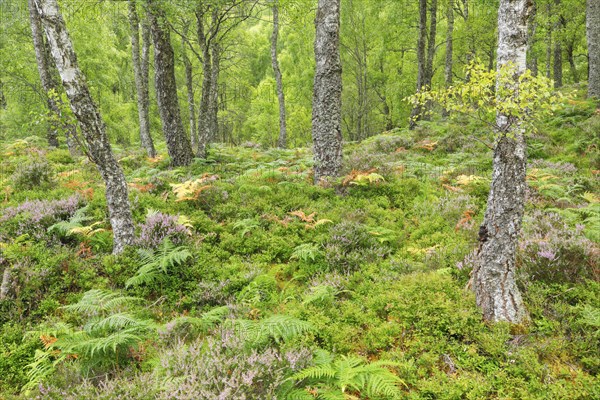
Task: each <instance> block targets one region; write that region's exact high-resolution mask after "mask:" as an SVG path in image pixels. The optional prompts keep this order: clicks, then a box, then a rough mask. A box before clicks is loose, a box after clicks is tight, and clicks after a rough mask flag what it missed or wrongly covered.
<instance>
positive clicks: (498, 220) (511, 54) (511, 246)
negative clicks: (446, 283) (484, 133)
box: [473, 0, 532, 323]
mask: <svg viewBox="0 0 600 400" xmlns="http://www.w3.org/2000/svg"><path fill="white" fill-rule="evenodd" d="M531 7H532V2H531V0H501V1H500V7H499V9H498V51H497V62H498V68H499V70H501V69H502V68H503V67H506V66H509V67H512V69H513V71H512V79H511V80H508V81H507V82H505V81H503V80H502V79H500V78H499V79H498V82H497V86H498V90H499V92H500V96H501V93H502V92H503V89H507V88H503V87H502V86H508V89H509V90H510V89H512V90H510V93H515V89H516V88H518V85H519V77H520V76H521V75H522V74H523V73H524V72H525V70H526V68H527V65H526V59H527V57H526V55H527V34H528V31H527V21H528V20H529V12H530V11H531ZM500 76H501V75H499V77H500ZM513 95H514V94H513ZM502 100H503V99H500V101H502ZM496 125H497V130H498V134H497V140H496V144H495V149H494V160H493V172H492V184H491V188H490V193H489V196H488V200H487V209H486V212H485V216H484V220H483V224H482V225H481V227H480V229H479V249H478V251H477V262H476V264H475V267H474V269H473V289H474V291H475V296H476V299H477V305H478V306H479V307H481V309H482V311H483V317H484V319H485V320H488V321H508V322H512V323H520V322H523V321H524V320H526V319H527V311H526V309H525V305H524V304H523V300H522V298H521V293H520V292H519V289H518V287H517V283H516V281H515V257H516V248H517V240H518V237H519V233H520V230H521V223H522V220H523V210H524V205H525V189H526V183H525V174H526V172H527V147H526V144H525V136H524V133H525V132H524V129H523V127H522V125H521V121H520V117H519V115H509V114H507V113H503V112H499V113H498V115H497V117H496Z"/></svg>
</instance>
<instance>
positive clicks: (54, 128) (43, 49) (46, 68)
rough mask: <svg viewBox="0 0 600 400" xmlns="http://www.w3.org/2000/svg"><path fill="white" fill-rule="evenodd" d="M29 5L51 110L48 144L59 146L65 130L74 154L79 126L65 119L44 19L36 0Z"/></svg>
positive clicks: (35, 43) (40, 72) (40, 67)
mask: <svg viewBox="0 0 600 400" xmlns="http://www.w3.org/2000/svg"><path fill="white" fill-rule="evenodd" d="M28 5H29V21H30V24H31V33H32V37H33V48H34V50H35V58H36V61H37V67H38V72H39V75H40V81H41V83H42V88H43V90H44V94H45V95H46V102H47V105H48V111H49V118H48V119H49V121H50V126H49V129H48V135H47V137H48V145H49V146H50V147H58V144H59V140H58V136H59V132H60V131H61V130H63V131H64V132H65V136H66V141H67V146H68V148H69V151H70V153H71V154H72V155H75V154H77V153H78V151H77V141H76V135H77V126H76V125H75V124H73V123H71V122H68V121H65V119H64V117H63V108H64V104H63V103H62V101H61V98H60V93H61V92H62V90H60V86H59V85H60V84H59V82H57V79H55V77H54V75H55V73H56V72H55V67H54V66H53V64H52V56H51V54H50V49H49V47H48V43H47V41H46V40H45V39H44V32H43V28H42V21H41V19H40V16H39V14H38V11H37V9H36V7H35V2H34V0H28Z"/></svg>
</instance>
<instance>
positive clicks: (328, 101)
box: [312, 0, 342, 183]
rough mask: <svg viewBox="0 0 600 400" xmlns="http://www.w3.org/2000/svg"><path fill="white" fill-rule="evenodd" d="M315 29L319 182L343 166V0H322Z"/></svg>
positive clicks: (315, 138) (315, 144)
mask: <svg viewBox="0 0 600 400" xmlns="http://www.w3.org/2000/svg"><path fill="white" fill-rule="evenodd" d="M315 27H316V36H315V45H314V50H315V61H316V69H315V80H314V88H313V110H312V138H313V149H314V164H315V165H314V180H315V183H320V182H321V181H322V180H327V179H328V178H330V177H336V176H338V175H339V173H340V170H341V167H342V128H341V124H342V114H341V111H342V63H341V60H340V49H339V46H340V0H319V3H318V8H317V16H316V19H315Z"/></svg>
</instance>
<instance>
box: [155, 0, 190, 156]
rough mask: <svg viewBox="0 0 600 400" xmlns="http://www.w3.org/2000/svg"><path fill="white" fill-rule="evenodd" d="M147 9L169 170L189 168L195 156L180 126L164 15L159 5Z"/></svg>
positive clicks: (171, 57) (173, 62)
mask: <svg viewBox="0 0 600 400" xmlns="http://www.w3.org/2000/svg"><path fill="white" fill-rule="evenodd" d="M148 5H149V7H148V18H149V19H150V30H151V32H152V42H153V43H154V68H155V73H154V78H155V86H156V98H157V100H158V111H159V114H160V119H161V122H162V127H163V132H164V135H165V139H166V142H167V150H168V152H169V157H170V158H171V165H172V166H182V165H189V164H190V163H191V162H192V160H193V158H194V153H193V152H192V146H191V145H190V141H189V139H188V137H187V136H186V134H185V131H184V129H183V123H182V122H181V113H180V110H179V101H178V99H177V82H176V81H175V56H174V54H173V47H172V46H171V35H170V34H169V30H168V28H167V26H166V18H165V15H164V11H163V10H161V8H160V7H159V4H157V2H156V1H154V0H152V1H150V0H149V1H148Z"/></svg>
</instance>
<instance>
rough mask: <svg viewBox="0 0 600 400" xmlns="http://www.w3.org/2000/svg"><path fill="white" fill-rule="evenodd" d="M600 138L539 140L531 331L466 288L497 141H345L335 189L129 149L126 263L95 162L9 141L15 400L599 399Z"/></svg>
mask: <svg viewBox="0 0 600 400" xmlns="http://www.w3.org/2000/svg"><path fill="white" fill-rule="evenodd" d="M598 129H600V116H599V115H598V114H597V112H596V113H595V111H594V109H593V107H592V105H591V104H589V103H586V102H583V101H573V104H571V105H569V106H568V107H566V108H565V109H564V110H562V111H561V112H560V113H559V114H558V115H556V116H555V117H554V118H553V119H552V120H549V121H546V123H545V124H544V126H542V127H540V129H539V131H538V132H537V133H536V134H535V135H534V136H533V137H532V138H531V139H530V140H529V158H530V163H529V170H528V187H529V189H528V194H527V207H526V216H525V223H524V230H523V234H522V239H521V245H520V247H519V255H518V263H519V266H518V267H519V280H520V281H519V283H520V286H521V288H522V289H523V291H524V297H525V301H526V304H527V307H528V309H529V312H530V314H531V322H530V323H529V324H527V325H525V326H518V327H515V326H508V325H505V324H496V325H488V324H485V323H484V322H482V320H481V316H480V313H479V311H478V309H477V307H476V305H475V300H474V296H473V294H472V293H471V292H470V290H468V281H469V272H470V269H469V268H470V267H469V257H470V253H471V252H472V250H473V249H474V248H475V247H476V243H477V230H478V226H479V223H480V222H481V220H482V218H483V213H484V211H485V202H486V198H487V193H488V190H489V181H490V176H491V151H490V150H489V148H488V147H487V146H486V141H488V140H489V138H488V136H487V135H486V128H485V127H483V126H478V125H474V124H472V123H471V124H468V123H466V122H465V123H464V124H449V123H446V122H443V121H435V122H424V123H422V124H421V125H420V126H419V127H418V128H417V129H416V130H415V131H407V130H395V131H391V132H386V133H383V134H381V135H378V136H375V137H372V138H369V139H368V140H365V141H364V142H362V143H359V144H356V143H353V144H349V145H347V146H346V148H345V166H344V176H343V177H342V178H340V179H339V181H338V182H337V183H336V184H334V185H332V186H331V187H315V186H314V185H312V183H311V182H312V175H311V166H312V161H311V153H310V151H309V150H308V149H297V150H273V149H269V150H264V149H260V148H256V147H235V148H232V147H224V146H220V145H214V146H213V147H212V148H211V150H210V156H209V157H208V159H207V160H196V161H195V162H194V163H193V164H192V165H191V166H190V167H186V168H176V169H170V168H169V167H168V160H167V159H166V158H164V156H163V157H160V156H159V157H158V158H156V159H152V160H149V159H147V158H146V157H145V156H144V155H143V152H142V151H141V150H132V149H127V151H118V152H117V155H118V157H119V158H120V161H121V165H122V166H123V168H124V170H125V173H126V176H127V178H128V181H129V184H130V199H131V203H132V208H133V215H134V218H135V222H136V224H137V234H138V237H139V242H138V245H137V246H135V247H134V248H130V249H127V250H126V251H125V252H124V253H123V254H121V255H119V256H113V255H111V254H110V251H111V247H112V243H111V241H112V239H111V232H110V226H109V224H108V221H107V216H106V207H105V201H104V191H103V187H102V185H101V179H100V177H99V175H98V173H97V172H96V170H95V168H94V167H93V165H91V164H90V163H89V161H87V160H86V159H84V158H72V157H71V156H70V155H69V154H68V152H67V151H66V150H65V149H58V150H48V149H46V148H44V146H43V145H42V144H41V143H40V140H39V139H36V138H26V139H23V140H19V141H13V142H7V143H3V144H2V158H1V160H0V170H1V171H2V175H1V176H0V189H1V190H2V193H1V194H2V198H1V199H0V200H2V211H1V212H2V215H3V216H2V220H1V221H2V222H1V223H0V268H1V269H2V270H3V271H4V270H5V269H7V268H8V269H10V275H11V281H10V287H9V291H8V293H7V296H6V298H5V299H2V300H0V354H1V356H0V394H1V395H0V397H6V398H13V397H15V398H31V397H34V398H35V397H38V398H57V399H58V398H61V399H62V398H77V399H84V398H107V399H108V398H117V397H114V396H117V395H118V396H121V398H130V399H138V398H139V399H151V398H173V397H174V396H176V395H177V389H176V388H177V385H181V387H182V388H187V389H186V390H188V391H189V392H188V393H192V394H194V395H190V396H196V397H189V398H211V397H210V396H212V395H214V396H215V397H214V398H217V396H218V395H219V394H220V393H223V390H224V389H223V387H218V385H217V386H216V387H213V386H211V384H209V383H202V384H200V383H198V382H204V381H203V380H202V379H204V378H202V379H200V378H198V382H191V381H189V380H186V378H185V377H186V376H191V375H193V374H198V376H202V377H205V378H206V382H212V381H211V380H210V379H209V378H210V377H211V376H212V375H211V374H214V375H215V376H219V375H218V371H221V370H222V371H229V372H226V373H223V374H224V375H226V376H228V377H229V378H228V379H229V380H227V379H225V378H222V380H223V381H227V382H226V383H224V385H225V386H227V385H230V386H231V387H235V385H236V384H237V385H238V386H239V387H244V389H243V390H242V389H240V390H241V392H239V393H240V394H239V396H240V397H239V398H240V399H241V398H257V399H258V398H261V399H269V398H281V399H286V398H289V399H292V398H306V399H311V398H312V399H314V398H319V399H321V398H323V399H325V398H340V399H344V398H345V399H350V398H364V399H367V398H368V399H388V398H406V399H434V398H435V399H459V398H464V399H480V398H499V399H509V398H510V399H521V398H522V399H567V398H568V399H592V398H598V397H600V383H599V381H598V378H597V377H598V373H599V372H600V358H599V356H598V354H599V351H600V348H599V345H598V343H599V340H600V336H599V333H598V332H599V329H600V300H599V297H598V293H599V292H600V286H599V285H598V279H599V272H598V268H599V264H598V258H599V254H600V253H599V247H598V242H599V237H598V232H600V220H599V215H600V197H599V195H598V193H599V192H600V184H599V183H598V170H600V156H599V152H598V146H599V143H598V137H597V132H598ZM474 138H476V140H475V139H474ZM165 153H166V152H165V151H164V149H162V152H161V154H165ZM65 199H70V203H68V204H63V203H60V202H61V201H65ZM36 201H38V203H36ZM27 202H29V205H28V203H27ZM18 207H20V208H18ZM232 338H235V339H232ZM208 355H210V360H211V361H210V362H208V363H207V362H206V357H208ZM169 360H171V361H172V364H170V361H169ZM173 360H178V361H177V362H175V361H173ZM203 360H204V361H203ZM205 364H206V365H205ZM249 371H253V372H252V374H250V375H252V376H251V377H249V376H250V375H248V374H247V373H248V372H249ZM238 373H239V376H238V375H236V374H238ZM245 373H246V375H244V374H245ZM244 379H246V381H244ZM240 382H246V383H245V384H244V383H240ZM258 382H260V383H258ZM182 390H183V389H182ZM242 392H243V393H244V396H246V397H241V396H242V395H241V393H242ZM111 395H112V396H113V397H111ZM202 396H206V397H202ZM336 396H337V397H336ZM352 396H354V397H352ZM182 398H187V397H182ZM225 398H230V399H237V398H238V397H235V395H233V394H232V395H231V396H230V397H225Z"/></svg>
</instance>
